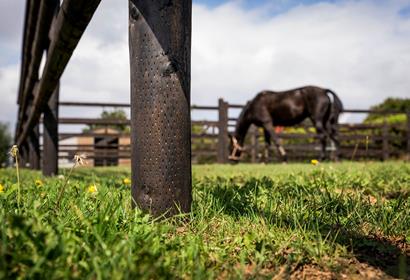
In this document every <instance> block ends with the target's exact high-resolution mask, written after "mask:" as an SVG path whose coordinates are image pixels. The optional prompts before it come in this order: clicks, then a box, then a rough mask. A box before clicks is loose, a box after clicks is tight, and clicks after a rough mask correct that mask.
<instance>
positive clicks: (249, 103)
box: [237, 101, 252, 127]
mask: <svg viewBox="0 0 410 280" xmlns="http://www.w3.org/2000/svg"><path fill="white" fill-rule="evenodd" d="M251 103H252V101H248V102H246V105H245V107H243V109H242V112H241V113H240V114H239V117H238V120H237V124H238V123H239V122H240V121H242V120H243V119H244V118H245V114H246V112H247V111H248V110H249V107H250V106H251ZM237 127H238V125H237Z"/></svg>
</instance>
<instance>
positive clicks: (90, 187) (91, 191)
mask: <svg viewBox="0 0 410 280" xmlns="http://www.w3.org/2000/svg"><path fill="white" fill-rule="evenodd" d="M87 192H88V193H90V194H94V193H96V192H98V190H97V186H96V185H90V186H89V187H88V188H87Z"/></svg>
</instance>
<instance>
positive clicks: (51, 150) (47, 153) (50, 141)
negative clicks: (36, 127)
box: [42, 86, 60, 176]
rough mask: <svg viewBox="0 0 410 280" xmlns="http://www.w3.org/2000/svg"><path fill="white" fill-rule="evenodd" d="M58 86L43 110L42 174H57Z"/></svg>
mask: <svg viewBox="0 0 410 280" xmlns="http://www.w3.org/2000/svg"><path fill="white" fill-rule="evenodd" d="M59 95H60V87H59V86H57V88H56V90H55V91H54V93H53V94H52V95H51V97H50V100H49V102H48V106H47V107H46V109H45V110H44V118H43V119H44V121H43V158H42V159H43V168H42V169H43V175H44V176H54V175H57V174H58V100H59Z"/></svg>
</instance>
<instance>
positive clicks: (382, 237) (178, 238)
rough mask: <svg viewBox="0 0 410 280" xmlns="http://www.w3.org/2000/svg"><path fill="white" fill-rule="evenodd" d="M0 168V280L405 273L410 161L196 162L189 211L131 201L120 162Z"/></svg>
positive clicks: (409, 242)
mask: <svg viewBox="0 0 410 280" xmlns="http://www.w3.org/2000/svg"><path fill="white" fill-rule="evenodd" d="M61 173H62V174H64V175H65V177H64V176H60V177H55V178H47V179H46V178H43V177H42V176H41V174H40V173H38V172H33V171H27V170H24V171H22V172H21V203H20V207H19V205H18V199H17V184H16V182H17V179H16V173H15V170H12V169H0V184H1V186H0V204H1V207H0V217H1V222H2V223H1V228H0V236H1V241H0V278H2V279H3V278H19V277H20V278H38V279H61V278H79V279H87V278H92V279H128V278H131V279H137V278H142V279H158V278H183V279H203V278H204V279H209V278H211V279H215V278H218V279H238V278H246V279H265V278H266V279H272V277H274V278H275V279H288V278H291V279H303V278H306V279H334V278H338V279H371V278H373V279H389V278H403V279H406V278H407V277H410V165H409V164H408V163H407V164H406V163H400V162H388V163H349V162H345V163H338V164H318V165H316V166H313V165H308V164H288V165H281V164H270V165H246V164H243V165H242V164H239V165H234V166H232V165H198V166H194V167H193V198H194V202H193V205H192V212H191V213H190V214H186V215H180V216H177V217H173V218H169V219H153V218H151V217H150V216H149V215H146V214H144V213H142V212H141V211H139V210H133V209H131V207H130V205H131V203H130V201H131V198H130V186H129V182H128V179H129V178H130V173H129V170H128V169H119V168H99V169H92V168H84V167H79V168H77V169H75V170H74V172H73V174H72V176H71V177H70V180H69V183H68V185H67V189H66V191H65V193H64V194H63V196H62V199H61V203H60V204H59V205H58V206H57V205H56V201H57V197H58V193H59V189H60V188H61V186H62V185H63V184H64V181H65V179H66V178H67V174H68V170H62V172H61Z"/></svg>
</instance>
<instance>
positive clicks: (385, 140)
mask: <svg viewBox="0 0 410 280" xmlns="http://www.w3.org/2000/svg"><path fill="white" fill-rule="evenodd" d="M382 135H383V160H388V159H389V126H388V123H387V119H386V117H384V121H383V128H382Z"/></svg>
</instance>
